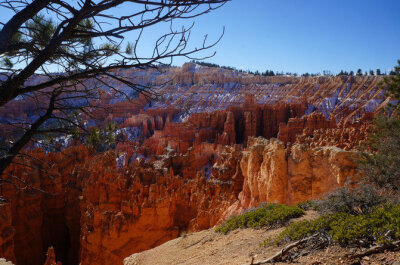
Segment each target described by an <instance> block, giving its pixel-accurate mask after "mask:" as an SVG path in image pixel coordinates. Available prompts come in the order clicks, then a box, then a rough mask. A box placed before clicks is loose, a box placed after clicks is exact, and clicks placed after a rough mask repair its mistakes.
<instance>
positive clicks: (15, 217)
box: [0, 147, 90, 265]
mask: <svg viewBox="0 0 400 265" xmlns="http://www.w3.org/2000/svg"><path fill="white" fill-rule="evenodd" d="M27 155H28V156H27V157H34V159H32V160H31V159H26V158H25V159H24V160H23V161H18V162H20V163H16V164H13V165H11V166H10V167H9V168H8V169H7V176H15V177H17V178H10V179H9V181H10V183H13V184H10V185H2V186H1V189H0V195H1V196H2V197H4V198H5V199H6V200H7V201H8V202H9V205H10V210H11V221H12V228H13V230H10V231H14V232H13V233H14V234H13V237H12V239H13V242H14V243H13V246H14V255H15V259H14V260H15V262H16V264H18V265H20V264H21V265H24V264H38V265H39V264H40V265H41V264H43V263H44V262H45V254H46V251H47V249H48V247H50V246H54V248H55V254H56V256H57V260H60V261H62V262H63V264H66V265H68V264H78V263H79V250H80V245H79V240H80V226H81V224H80V206H79V195H80V189H81V187H80V177H81V176H82V175H80V174H81V173H82V165H84V164H85V161H87V160H88V158H89V157H90V155H89V151H88V150H87V149H86V148H82V147H74V148H70V149H68V150H66V151H64V152H61V153H56V154H47V155H46V154H45V153H44V152H43V151H40V150H36V151H33V152H30V153H29V154H27ZM23 165H26V167H25V166H23ZM27 167H28V168H37V169H36V170H27ZM80 168H81V170H79V169H80ZM10 242H11V241H8V245H10V244H11V243H10ZM11 260H13V259H11Z"/></svg>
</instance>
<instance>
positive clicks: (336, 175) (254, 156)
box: [225, 138, 357, 216]
mask: <svg viewBox="0 0 400 265" xmlns="http://www.w3.org/2000/svg"><path fill="white" fill-rule="evenodd" d="M354 155H355V154H354V152H348V151H344V150H342V149H339V148H336V147H317V148H306V147H305V146H304V145H301V144H295V145H293V146H291V147H288V148H286V147H285V144H284V143H283V142H281V141H279V140H276V139H271V140H266V139H263V138H250V139H249V147H248V149H247V150H246V151H244V152H243V157H242V159H241V162H240V167H241V171H242V174H243V176H244V183H243V189H242V191H241V192H240V194H239V197H238V201H237V202H235V204H233V205H232V206H231V207H230V209H228V210H227V212H226V213H225V216H229V215H231V214H234V213H238V212H241V211H243V210H245V209H247V208H251V207H256V206H258V204H260V203H262V202H276V203H285V204H295V203H298V202H301V201H305V200H309V199H317V198H319V197H321V196H322V195H324V194H326V193H327V192H330V191H333V190H334V189H335V188H337V187H339V186H341V185H343V184H344V183H345V181H346V179H348V178H351V177H353V176H355V175H356V173H357V172H356V165H355V162H354V160H355V156H354Z"/></svg>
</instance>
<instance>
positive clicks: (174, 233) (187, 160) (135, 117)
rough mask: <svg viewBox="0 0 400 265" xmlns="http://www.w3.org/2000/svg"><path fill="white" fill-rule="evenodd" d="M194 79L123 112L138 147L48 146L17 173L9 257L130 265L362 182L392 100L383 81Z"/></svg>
mask: <svg viewBox="0 0 400 265" xmlns="http://www.w3.org/2000/svg"><path fill="white" fill-rule="evenodd" d="M196 69H197V68H196ZM190 71H198V70H193V69H192V68H191V67H189V66H185V67H183V68H182V69H179V68H178V69H176V68H175V69H172V70H171V72H170V73H169V74H170V75H172V76H173V78H174V80H175V85H176V84H181V85H177V87H176V88H175V90H173V89H172V88H171V87H163V88H162V91H161V92H164V93H165V94H166V97H167V98H166V99H165V101H164V102H161V103H155V105H153V106H152V107H151V108H148V106H147V107H144V106H145V104H142V106H141V107H143V108H144V109H142V110H136V109H135V111H133V112H132V113H116V114H114V115H116V116H118V117H123V118H124V122H123V123H122V124H121V127H135V128H139V130H141V133H140V138H138V139H136V140H137V141H138V142H136V143H130V142H129V141H128V140H127V141H126V142H124V143H120V144H118V146H117V149H116V150H112V151H108V152H105V153H96V152H94V151H93V150H91V149H90V148H88V147H86V146H84V145H75V146H70V147H68V148H65V149H64V150H63V151H61V152H58V153H45V152H44V151H42V150H39V149H37V150H33V151H29V152H28V151H27V152H28V154H29V156H31V157H35V159H33V160H28V161H19V162H23V164H28V165H27V166H28V167H29V170H27V167H26V166H23V165H21V164H19V163H16V164H13V165H12V166H10V167H9V168H8V169H7V176H8V179H7V180H8V181H9V182H10V183H12V184H10V185H2V186H0V195H1V196H2V197H3V198H4V199H5V202H1V204H0V257H5V258H6V259H8V260H11V261H13V262H14V263H15V264H17V265H25V264H34V265H39V264H40V265H41V264H46V265H47V264H59V263H58V262H62V264H64V265H68V264H78V263H80V264H82V265H89V264H90V265H93V264H105V265H107V264H121V263H122V260H123V259H124V258H125V257H127V256H129V255H131V254H132V253H135V252H139V251H143V250H146V249H149V248H153V247H155V246H157V245H160V244H162V243H164V242H166V241H168V240H170V239H173V238H176V237H178V236H179V235H180V234H181V233H184V232H187V231H198V230H202V229H207V228H210V227H212V226H214V225H216V224H219V223H220V222H222V221H223V220H225V219H226V218H228V217H229V216H230V215H232V214H237V213H239V212H241V211H244V210H246V209H248V208H250V207H256V206H257V205H258V204H259V203H262V202H277V203H287V204H295V203H297V202H300V201H303V200H307V199H311V198H318V197H320V196H321V195H323V194H325V193H326V192H329V191H331V190H332V189H334V188H335V187H338V186H340V185H342V184H343V183H344V182H345V180H346V179H347V178H349V177H352V176H354V175H355V174H357V172H356V165H355V163H354V154H355V153H354V151H352V150H354V149H355V147H356V146H357V144H358V143H359V142H360V141H363V140H365V138H366V137H367V132H368V129H369V126H370V121H371V118H372V112H373V111H376V110H379V108H381V107H382V106H383V105H382V104H383V102H386V103H387V102H388V101H385V100H384V98H381V97H383V96H382V93H381V92H382V89H381V88H379V87H378V84H379V80H378V77H375V78H369V77H362V78H354V77H349V78H347V79H346V78H342V77H336V78H326V77H317V78H297V79H294V78H289V77H277V78H276V80H273V79H271V78H265V79H262V78H261V79H260V78H259V79H257V80H256V81H257V82H258V83H260V84H256V83H254V82H255V80H254V79H252V77H251V76H244V75H243V76H237V77H235V76H233V75H231V74H230V73H229V72H224V71H216V70H215V69H214V68H210V69H209V70H207V69H205V70H204V69H203V70H201V71H200V70H199V72H190ZM254 78H255V77H254ZM257 78H258V77H257ZM162 79H163V78H162V76H160V77H157V80H160V82H161V80H162ZM211 79H215V80H216V81H215V85H210V83H211V82H210V80H211ZM278 79H279V80H278ZM185 82H187V83H191V84H186V85H185V87H184V88H185V89H183V88H182V87H183V86H182V83H185ZM196 82H197V83H196ZM224 82H225V83H224ZM235 82H236V83H235ZM278 82H280V84H281V85H278ZM220 83H222V85H221V84H220ZM235 84H236V85H235ZM349 84H350V85H349ZM243 86H244V87H243ZM238 87H239V88H238ZM192 89H194V90H195V91H196V93H197V94H195V95H196V97H197V98H193V97H192V96H188V95H194V92H193V91H192ZM171 91H172V92H171ZM173 91H175V92H173ZM218 91H219V92H221V91H225V92H226V91H230V92H229V93H228V92H226V93H227V94H226V97H227V98H225V96H224V97H221V96H219V94H218V93H217V92H218ZM225 92H224V93H225ZM250 94H251V96H249V95H250ZM350 99H351V100H350ZM378 99H379V100H378ZM349 101H351V102H352V104H349V103H348V102H349ZM165 102H167V103H165ZM376 102H378V103H379V102H382V104H381V103H379V104H381V105H379V104H378V103H377V104H375V103H376ZM157 104H158V105H157ZM163 104H164V105H165V104H167V105H169V106H168V107H165V106H164V105H163ZM196 104H197V105H196ZM332 104H333V105H332ZM373 104H375V105H374V108H373V109H372V111H371V114H365V115H364V116H363V115H362V114H363V113H367V112H368V110H370V106H372V105H373ZM120 105H121V104H120ZM121 106H122V105H121ZM127 109H128V108H127ZM183 110H187V112H183ZM327 113H328V114H329V115H328V117H327V115H326V114H327ZM99 115H100V114H99ZM108 118H110V117H108ZM112 118H113V117H111V118H110V119H112ZM114 118H115V117H114ZM276 138H277V139H276ZM121 157H122V158H121ZM118 159H122V160H123V161H122V163H121V164H120V165H119V166H117V162H116V160H118ZM16 162H18V161H16ZM41 191H45V192H41ZM49 247H50V248H49ZM46 254H47V255H46ZM46 257H47V260H46Z"/></svg>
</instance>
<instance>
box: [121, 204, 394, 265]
mask: <svg viewBox="0 0 400 265" xmlns="http://www.w3.org/2000/svg"><path fill="white" fill-rule="evenodd" d="M316 217H317V214H316V213H315V212H313V211H309V212H308V213H307V215H305V216H303V217H301V218H297V219H294V220H293V221H294V222H297V221H299V220H303V219H313V218H316ZM282 230H283V228H278V229H271V230H265V229H258V230H255V229H241V230H235V231H233V232H230V233H229V234H228V235H222V234H219V233H216V232H214V229H209V230H205V231H201V232H196V233H192V234H187V235H183V236H181V237H179V238H176V239H174V240H171V241H168V242H166V243H164V244H163V245H160V246H158V247H156V248H153V249H150V250H147V251H144V252H141V253H137V254H133V255H131V256H130V257H128V258H126V259H125V260H124V265H208V264H210V265H228V264H229V265H242V264H243V265H244V264H248V265H250V264H251V261H252V259H253V258H254V262H257V261H260V260H264V259H266V258H268V257H271V256H272V255H274V254H275V253H277V252H278V251H280V250H281V247H276V246H267V247H264V246H263V245H262V244H260V243H261V242H263V241H264V240H265V239H266V238H269V237H274V236H276V235H277V234H279V233H280V232H281V231H282ZM355 251H360V250H358V249H346V248H341V247H339V246H333V247H329V248H327V249H324V250H318V251H315V252H313V253H311V254H309V255H307V256H303V257H299V258H297V259H295V260H293V261H292V262H286V263H275V264H310V265H311V264H312V265H319V264H321V265H322V264H354V265H357V264H362V265H364V264H365V265H366V264H377V265H383V264H387V265H400V252H387V253H382V254H377V255H371V256H369V257H366V258H364V259H359V260H352V261H348V260H346V259H345V258H344V256H345V255H346V254H348V253H352V252H355Z"/></svg>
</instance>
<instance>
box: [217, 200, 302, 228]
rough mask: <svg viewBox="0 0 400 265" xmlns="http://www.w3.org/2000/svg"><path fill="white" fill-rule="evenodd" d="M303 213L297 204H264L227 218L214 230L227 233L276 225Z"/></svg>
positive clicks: (280, 224)
mask: <svg viewBox="0 0 400 265" xmlns="http://www.w3.org/2000/svg"><path fill="white" fill-rule="evenodd" d="M303 214H304V211H303V210H302V209H300V208H299V207H297V206H287V205H282V204H266V205H264V206H262V207H259V208H255V209H252V210H250V211H247V212H245V213H243V214H241V215H238V216H233V217H231V218H229V219H228V220H227V221H226V222H225V223H223V224H221V225H219V226H218V227H217V228H216V229H215V231H216V232H219V233H223V234H227V233H229V232H230V231H233V230H235V229H238V228H261V227H269V228H270V227H277V226H282V225H284V224H285V223H286V222H287V221H289V220H290V219H292V218H296V217H300V216H302V215H303Z"/></svg>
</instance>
